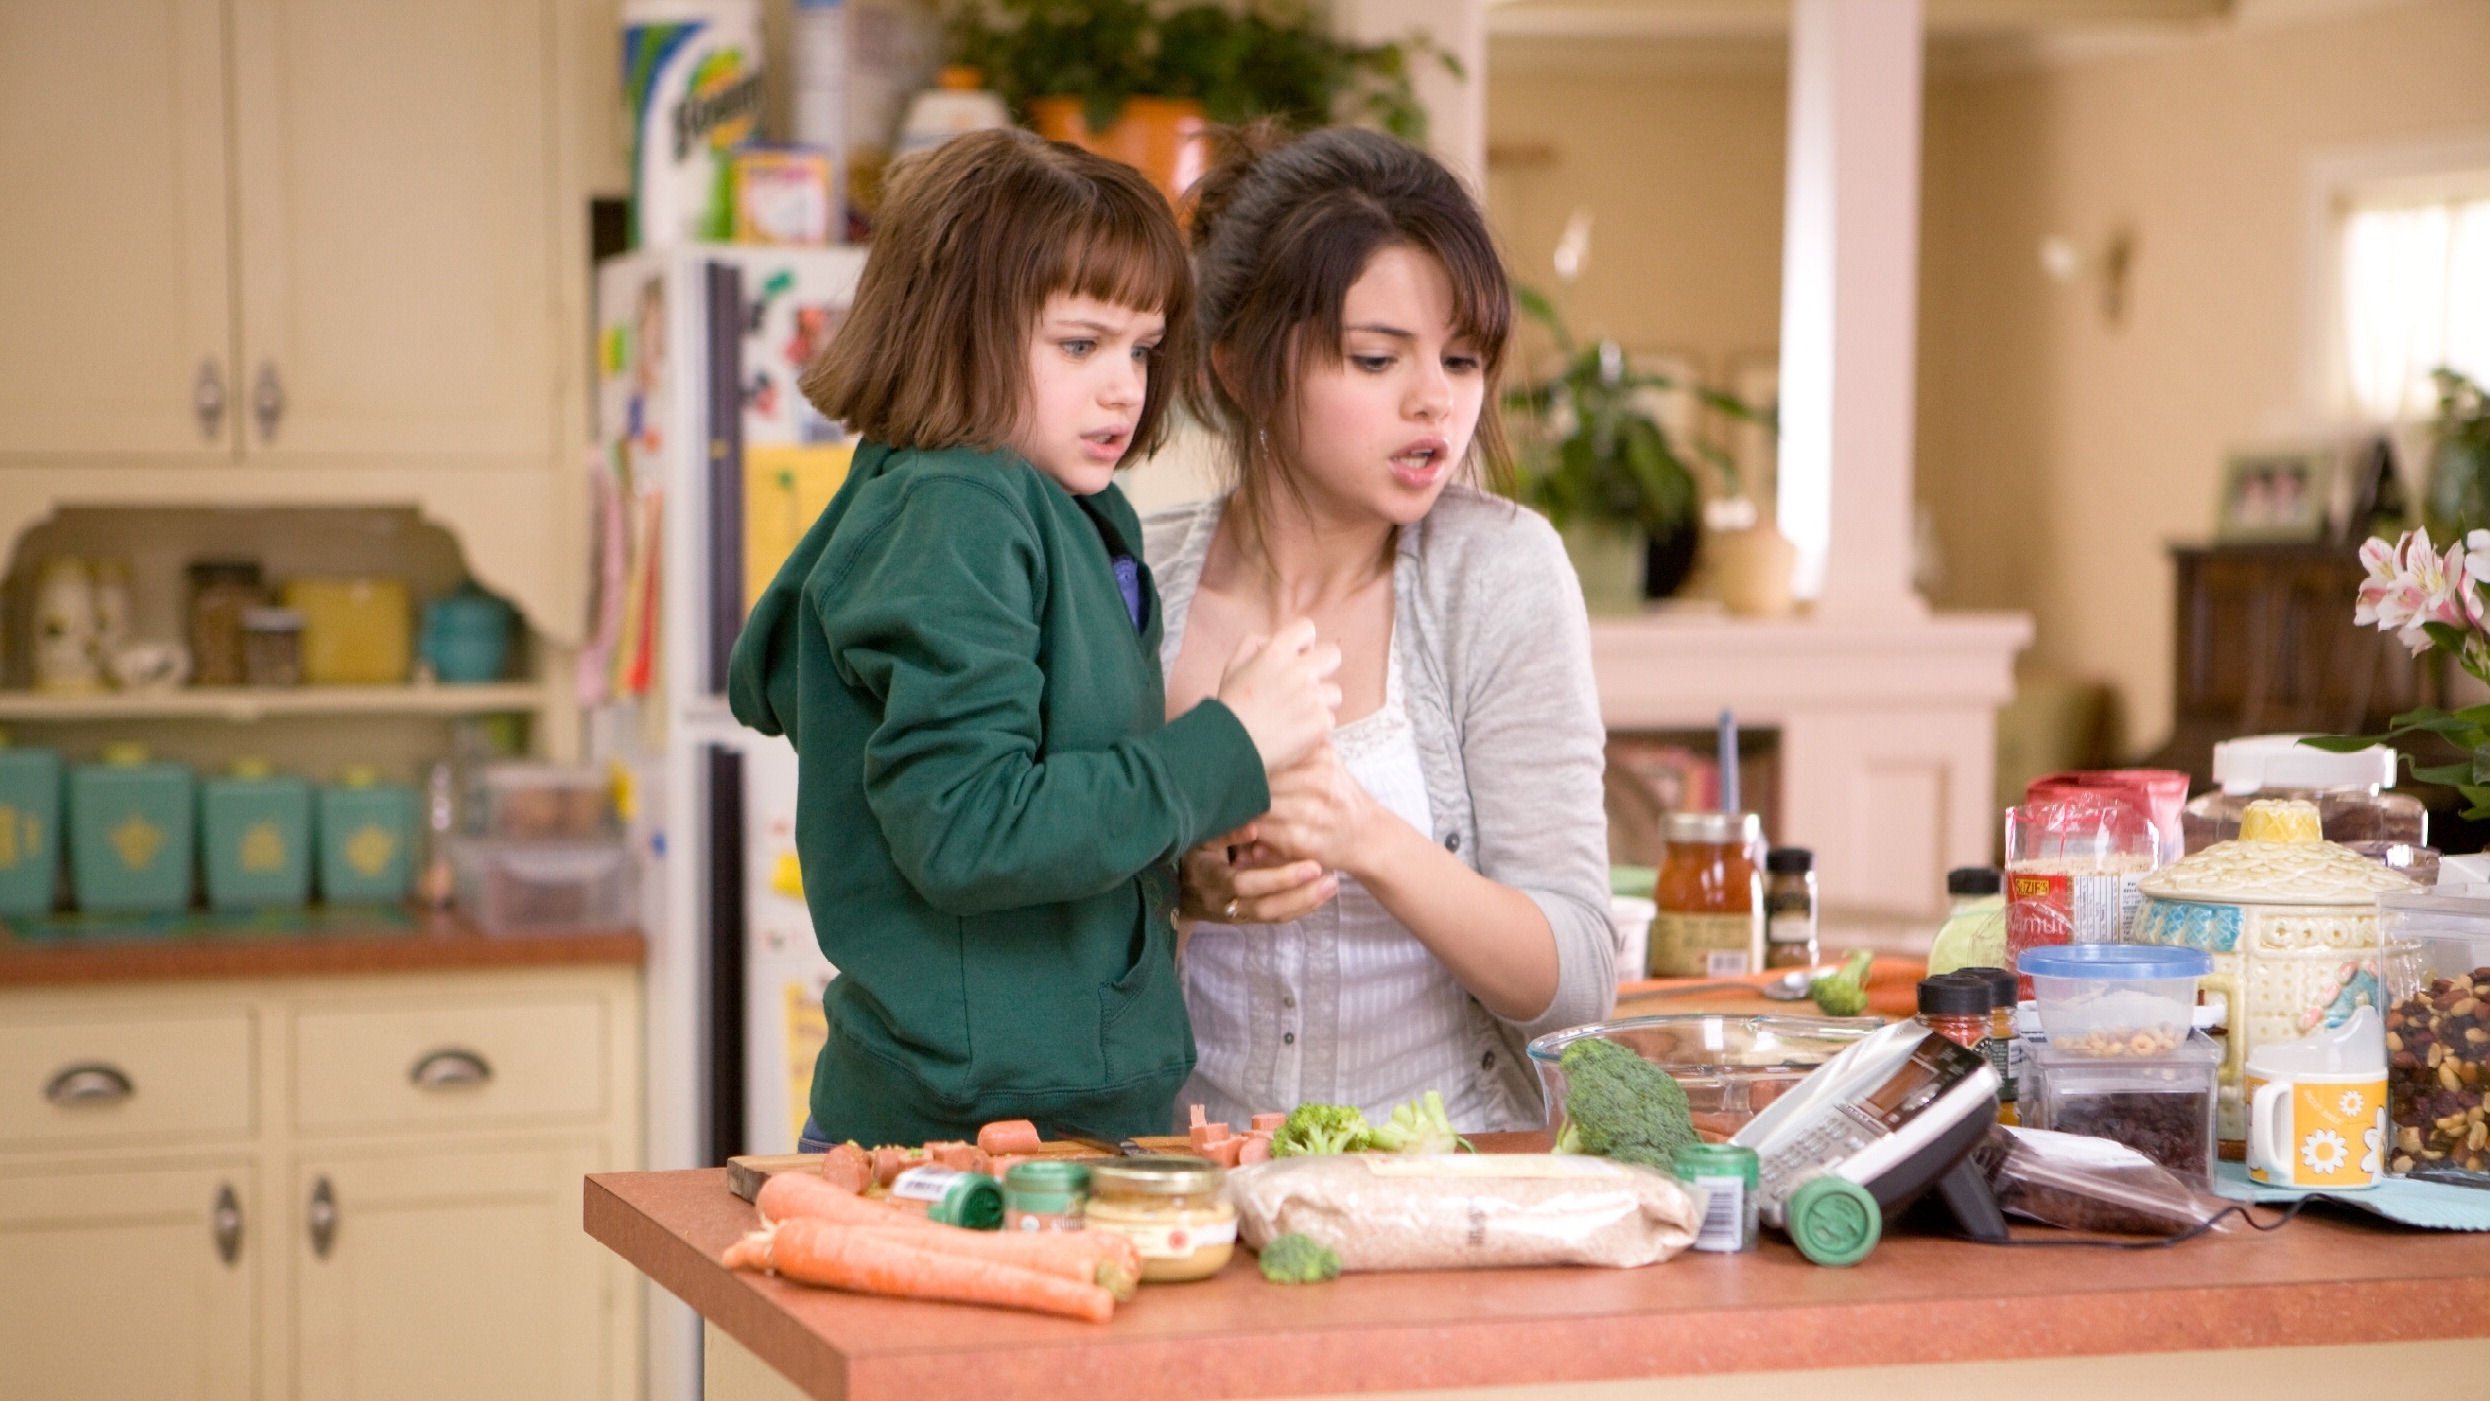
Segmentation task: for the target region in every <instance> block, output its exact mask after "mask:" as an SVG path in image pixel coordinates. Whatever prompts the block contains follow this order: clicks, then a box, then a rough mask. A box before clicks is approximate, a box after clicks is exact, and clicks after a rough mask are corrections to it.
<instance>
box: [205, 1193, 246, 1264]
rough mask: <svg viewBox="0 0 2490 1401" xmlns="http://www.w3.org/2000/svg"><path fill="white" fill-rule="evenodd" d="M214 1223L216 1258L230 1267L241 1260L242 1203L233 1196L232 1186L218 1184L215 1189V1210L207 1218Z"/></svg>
mask: <svg viewBox="0 0 2490 1401" xmlns="http://www.w3.org/2000/svg"><path fill="white" fill-rule="evenodd" d="M209 1219H210V1220H211V1221H212V1222H214V1223H215V1236H216V1258H217V1259H219V1260H222V1261H224V1262H225V1263H226V1264H228V1265H230V1264H232V1263H233V1262H235V1261H236V1260H239V1259H241V1258H242V1203H241V1201H240V1200H239V1199H237V1198H236V1197H235V1196H234V1194H233V1184H232V1183H230V1182H225V1183H219V1184H218V1185H217V1188H216V1210H215V1212H214V1214H213V1215H212V1216H210V1218H209Z"/></svg>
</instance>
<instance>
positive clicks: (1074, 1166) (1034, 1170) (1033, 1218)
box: [1003, 1158, 1089, 1231]
mask: <svg viewBox="0 0 2490 1401" xmlns="http://www.w3.org/2000/svg"><path fill="white" fill-rule="evenodd" d="M1088 1206H1089V1168H1088V1166H1087V1165H1085V1164H1082V1163H1075V1162H1067V1161H1065V1160H1063V1159H1060V1158H1040V1159H1038V1160H1036V1161H1034V1162H1026V1163H1014V1164H1012V1167H1011V1171H1009V1172H1006V1173H1004V1174H1003V1229H1004V1230H1006V1231H1078V1230H1082V1229H1084V1227H1085V1224H1086V1223H1085V1216H1086V1213H1087V1210H1088Z"/></svg>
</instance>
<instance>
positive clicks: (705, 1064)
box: [579, 246, 864, 1397]
mask: <svg viewBox="0 0 2490 1401" xmlns="http://www.w3.org/2000/svg"><path fill="white" fill-rule="evenodd" d="M863 266H864V251H863V250H862V249H857V248H821V249H771V248H746V247H729V246H695V247H683V248H670V249H659V250H648V251H643V252H638V253H631V254H626V255H623V256H621V257H618V258H613V259H609V260H607V261H606V262H604V263H602V264H600V265H599V267H598V269H597V290H596V301H597V316H596V327H595V330H596V343H595V348H594V362H595V367H596V378H597V382H596V394H595V402H596V413H597V433H596V445H597V446H596V450H595V453H594V455H593V461H591V462H590V463H589V465H588V470H589V472H590V475H591V485H592V490H591V492H590V496H591V499H592V501H593V508H592V509H593V512H594V516H593V519H592V522H591V529H592V534H593V538H594V540H595V542H596V548H595V550H594V552H593V553H594V557H595V561H596V564H595V569H596V587H595V588H594V590H593V593H594V596H595V599H596V602H595V605H594V607H593V609H592V617H591V619H590V622H589V639H590V640H589V644H588V645H587V647H585V648H584V649H583V650H582V653H581V659H580V676H579V684H580V688H581V692H582V695H583V697H585V698H586V699H587V701H588V702H589V704H588V708H587V738H588V744H589V749H590V752H591V753H592V754H593V755H595V756H596V758H597V759H598V761H599V762H601V763H604V764H606V765H607V766H608V767H609V768H610V769H611V771H612V772H613V774H614V776H615V778H616V780H617V782H616V791H617V793H618V794H620V795H621V797H622V806H623V809H624V816H625V819H626V821H627V824H628V828H629V832H630V835H631V839H632V841H633V843H634V845H635V848H636V850H637V853H638V856H639V858H640V869H641V881H640V899H641V904H642V909H641V927H642V928H643V929H644V930H645V931H646V934H647V938H648V943H649V954H648V965H647V971H646V978H645V1008H646V1023H645V1027H644V1032H645V1035H644V1042H645V1045H646V1048H647V1056H648V1063H647V1067H646V1076H645V1083H646V1087H647V1090H646V1093H647V1099H646V1104H645V1123H646V1166H647V1167H648V1168H650V1169H652V1170H664V1169H673V1168H688V1167H704V1166H716V1165H717V1164H719V1163H721V1162H723V1161H724V1160H725V1159H726V1158H727V1157H729V1156H732V1155H734V1154H737V1153H784V1152H789V1151H792V1150H793V1148H794V1147H795V1140H796V1134H797V1131H798V1130H799V1128H800V1127H801V1126H802V1123H803V1116H804V1111H803V1104H804V1097H805V1095H804V1092H805V1088H806V1087H807V1086H808V1085H809V1083H810V1078H811V1073H812V1058H813V1053H814V1052H815V1051H816V1050H818V1049H819V1047H820V1045H821V1040H822V1037H823V1035H824V1028H823V1025H822V1017H821V992H822V988H823V987H824V985H825V984H826V983H827V982H828V980H829V979H830V978H831V977H832V976H833V970H832V969H831V968H830V966H829V965H828V963H827V962H825V961H824V959H823V958H822V955H821V952H820V948H819V946H818V945H817V944H816V943H815V941H814V937H813V926H812V920H811V918H810V915H809V914H808V912H807V911H806V909H805V905H804V900H803V888H802V882H801V875H800V873H799V872H798V870H797V867H796V860H795V832H794V821H795V798H796V760H795V752H794V750H793V749H792V748H791V747H790V746H789V745H788V743H787V741H786V740H785V739H783V738H779V737H775V736H765V735H761V734H757V733H755V732H753V731H750V730H746V729H744V728H743V727H741V726H740V725H738V724H737V723H736V722H735V719H734V717H733V715H732V714H730V713H729V712H728V709H727V704H726V695H725V682H726V667H727V658H728V654H729V652H730V651H731V649H732V648H733V646H734V642H735V637H736V634H737V632H738V631H739V630H740V628H741V626H742V623H743V618H744V615H745V613H746V612H747V611H748V609H749V607H750V603H751V600H752V598H753V597H754V596H755V595H756V594H757V592H758V589H759V587H760V585H762V584H764V583H766V582H767V581H768V579H769V578H770V576H771V575H772V574H773V573H774V572H775V570H776V567H777V565H778V563H779V562H780V561H781V560H783V559H784V558H785V556H786V553H787V551H788V550H789V549H790V548H791V547H792V546H793V544H794V542H795V540H796V539H797V538H798V537H800V536H801V535H802V533H803V531H804V529H805V528H806V527H807V526H809V525H810V524H811V523H812V520H813V518H814V516H815V515H817V514H818V513H819V510H820V508H821V505H822V504H823V503H825V502H826V501H827V500H828V497H829V495H830V493H831V492H832V491H833V490H835V489H836V486H837V483H838V482H839V480H841V479H842V478H843V476H844V474H845V470H846V463H847V460H848V457H849V455H850V454H851V453H852V451H853V442H852V440H851V439H850V438H849V436H848V435H847V434H846V433H845V432H844V431H843V429H842V428H841V427H840V425H838V424H835V423H832V422H829V421H826V420H824V419H823V418H822V416H821V415H820V414H819V413H817V412H815V411H814V410H813V408H812V407H811V405H810V404H808V403H807V402H805V400H804V397H803V395H802V393H801V392H800V390H799V389H798V387H797V381H798V377H799V375H800V374H801V372H802V370H803V367H804V365H805V364H806V363H807V362H808V361H809V360H810V359H811V358H812V357H813V355H814V354H816V353H817V352H818V351H819V349H820V348H821V346H822V345H823V344H825V343H826V342H827V340H828V339H829V337H830V336H831V335H833V334H835V333H836V332H837V330H838V327H839V324H840V322H841V320H842V319H843V318H844V315H845V312H846V309H847V307H848V305H849V303H850V300H851V298H852V296H853V294H854V290H855V286H856V279H857V275H858V273H859V272H860V271H861V270H862V268H863ZM697 1322H698V1321H697V1319H696V1317H695V1316H693V1315H692V1314H691V1313H690V1311H689V1310H688V1309H685V1308H684V1307H683V1306H682V1305H681V1304H680V1303H678V1302H676V1301H675V1300H673V1299H672V1298H671V1297H670V1296H667V1295H665V1294H664V1293H663V1292H662V1291H658V1290H655V1289H654V1288H653V1287H652V1290H651V1299H650V1319H649V1323H650V1359H649V1360H650V1370H649V1376H650V1379H651V1394H652V1395H654V1396H660V1397H664V1396H674V1395H683V1396H689V1395H694V1394H697V1383H698V1370H697V1368H698V1339H699V1332H698V1327H697Z"/></svg>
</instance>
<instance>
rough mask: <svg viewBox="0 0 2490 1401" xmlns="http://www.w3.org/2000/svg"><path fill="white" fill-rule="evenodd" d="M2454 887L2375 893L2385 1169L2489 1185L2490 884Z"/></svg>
mask: <svg viewBox="0 0 2490 1401" xmlns="http://www.w3.org/2000/svg"><path fill="white" fill-rule="evenodd" d="M2457 889H2459V890H2460V891H2461V892H2463V893H2461V894H2450V893H2446V892H2444V891H2441V892H2440V893H2437V894H2431V895H2420V894H2414V895H2382V896H2379V897H2378V933H2379V936H2380V937H2381V938H2382V939H2383V940H2384V941H2385V945H2384V949H2385V952H2384V957H2383V959H2382V960H2381V962H2382V967H2381V970H2380V971H2381V972H2382V974H2383V977H2384V983H2385V988H2384V991H2385V993H2386V1112H2387V1117H2388V1119H2389V1120H2391V1121H2392V1126H2391V1137H2392V1139H2393V1145H2392V1147H2391V1148H2390V1149H2389V1150H2388V1152H2387V1155H2386V1170H2387V1171H2388V1172H2389V1173H2395V1174H2404V1175H2410V1174H2416V1173H2417V1174H2424V1175H2428V1176H2433V1177H2445V1178H2451V1179H2453V1180H2457V1181H2461V1182H2464V1183H2466V1184H2467V1185H2471V1186H2490V1146H2485V1145H2490V1128H2484V1127H2483V1118H2484V1110H2483V1108H2482V1093H2481V1091H2482V1087H2483V1086H2484V1085H2490V886H2479V885H2468V886H2462V887H2458V888H2457ZM2468 1097H2469V1098H2470V1100H2471V1101H2472V1102H2471V1103H2467V1102H2466V1100H2467V1098H2468Z"/></svg>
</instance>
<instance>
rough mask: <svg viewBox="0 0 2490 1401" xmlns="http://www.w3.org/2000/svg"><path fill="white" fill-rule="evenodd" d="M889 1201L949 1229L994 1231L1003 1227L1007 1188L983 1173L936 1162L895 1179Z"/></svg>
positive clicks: (893, 1179)
mask: <svg viewBox="0 0 2490 1401" xmlns="http://www.w3.org/2000/svg"><path fill="white" fill-rule="evenodd" d="M886 1200H888V1201H889V1202H890V1204H891V1205H892V1206H895V1207H901V1208H904V1209H906V1210H909V1211H916V1212H922V1213H924V1214H925V1215H926V1216H929V1217H931V1218H933V1219H934V1220H936V1221H940V1222H941V1223H943V1224H944V1225H946V1226H965V1227H967V1228H968V1229H969V1230H972V1231H991V1230H995V1229H997V1228H999V1227H1001V1226H1002V1224H1003V1185H1002V1184H1001V1183H999V1182H997V1181H995V1180H994V1179H993V1178H991V1177H988V1176H987V1175H986V1174H984V1173H982V1172H962V1171H960V1170H958V1169H957V1168H947V1167H941V1166H938V1165H936V1164H932V1163H928V1164H926V1165H925V1166H923V1167H912V1168H909V1169H908V1170H907V1171H905V1172H903V1173H901V1174H899V1176H897V1177H895V1178H892V1179H891V1187H890V1196H889V1197H888V1198H886Z"/></svg>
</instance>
